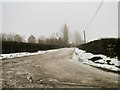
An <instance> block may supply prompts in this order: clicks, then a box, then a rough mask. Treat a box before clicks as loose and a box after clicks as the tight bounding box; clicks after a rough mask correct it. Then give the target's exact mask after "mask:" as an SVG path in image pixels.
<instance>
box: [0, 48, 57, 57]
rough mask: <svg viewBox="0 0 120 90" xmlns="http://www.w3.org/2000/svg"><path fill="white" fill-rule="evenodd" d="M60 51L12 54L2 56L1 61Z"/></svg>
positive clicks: (0, 55)
mask: <svg viewBox="0 0 120 90" xmlns="http://www.w3.org/2000/svg"><path fill="white" fill-rule="evenodd" d="M58 50H59V49H54V50H46V51H38V52H33V53H29V52H20V53H10V54H0V59H10V58H17V57H24V56H31V55H37V54H42V53H46V52H53V51H58Z"/></svg>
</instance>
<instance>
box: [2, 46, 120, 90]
mask: <svg viewBox="0 0 120 90" xmlns="http://www.w3.org/2000/svg"><path fill="white" fill-rule="evenodd" d="M73 52H74V49H73V48H65V49H60V50H58V51H53V52H47V53H43V54H39V55H34V56H28V57H21V58H15V59H9V60H4V61H3V62H2V65H3V75H2V76H3V87H14V88H22V87H24V88H33V87H36V88H50V87H58V88H69V87H70V88H72V87H73V88H75V87H76V88H85V87H88V88H89V87H113V88H114V87H118V74H116V73H112V72H106V71H102V70H99V69H97V68H94V67H91V66H89V65H85V64H83V63H81V62H79V63H75V62H73V61H72V60H71V57H72V54H73Z"/></svg>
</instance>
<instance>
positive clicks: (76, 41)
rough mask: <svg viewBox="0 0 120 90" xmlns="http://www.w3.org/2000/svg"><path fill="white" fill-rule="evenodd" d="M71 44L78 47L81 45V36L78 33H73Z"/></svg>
mask: <svg viewBox="0 0 120 90" xmlns="http://www.w3.org/2000/svg"><path fill="white" fill-rule="evenodd" d="M73 37H74V38H73V43H74V45H80V44H82V43H83V40H82V38H81V35H80V33H79V32H78V31H75V32H74V35H73Z"/></svg>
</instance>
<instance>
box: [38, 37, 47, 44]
mask: <svg viewBox="0 0 120 90" xmlns="http://www.w3.org/2000/svg"><path fill="white" fill-rule="evenodd" d="M45 40H46V37H45V36H40V37H39V38H38V43H39V44H44V42H45Z"/></svg>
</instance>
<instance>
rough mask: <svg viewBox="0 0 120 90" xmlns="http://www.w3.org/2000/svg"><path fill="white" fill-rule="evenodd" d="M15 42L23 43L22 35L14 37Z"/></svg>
mask: <svg viewBox="0 0 120 90" xmlns="http://www.w3.org/2000/svg"><path fill="white" fill-rule="evenodd" d="M14 41H16V42H22V41H23V38H22V37H21V36H20V35H18V34H16V35H15V36H14Z"/></svg>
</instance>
